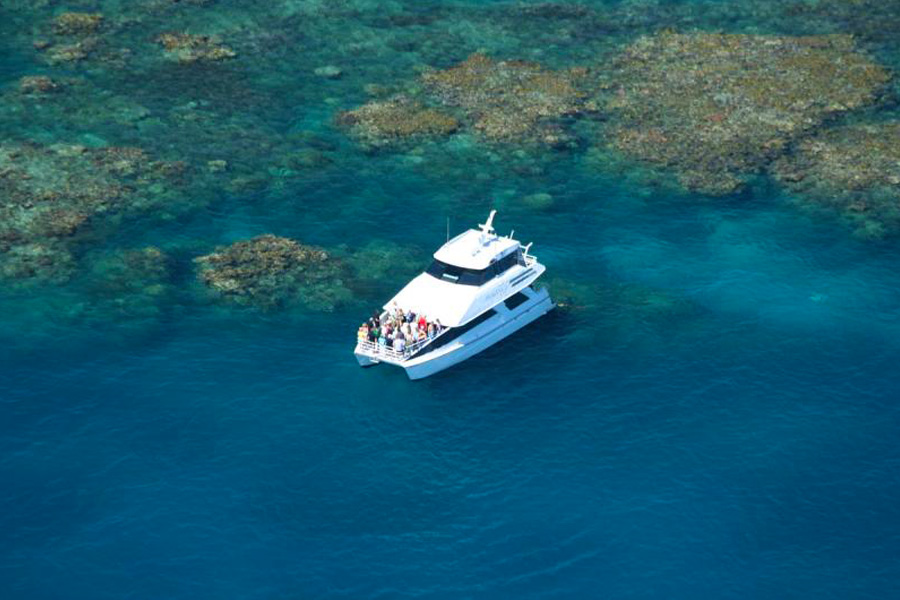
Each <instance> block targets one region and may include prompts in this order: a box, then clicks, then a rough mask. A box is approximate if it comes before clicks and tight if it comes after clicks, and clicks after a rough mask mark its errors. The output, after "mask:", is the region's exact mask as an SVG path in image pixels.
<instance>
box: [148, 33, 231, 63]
mask: <svg viewBox="0 0 900 600" xmlns="http://www.w3.org/2000/svg"><path fill="white" fill-rule="evenodd" d="M156 41H157V42H158V43H159V44H160V45H161V46H162V47H163V49H164V50H165V53H166V57H167V58H168V59H169V60H174V61H176V62H179V63H194V62H199V61H204V62H215V61H220V60H225V59H228V58H234V57H236V56H237V52H235V51H234V50H232V49H231V48H229V47H228V46H225V45H224V44H223V43H222V38H220V37H219V36H217V35H196V34H190V33H183V32H170V33H163V34H162V35H160V36H159V37H157V38H156Z"/></svg>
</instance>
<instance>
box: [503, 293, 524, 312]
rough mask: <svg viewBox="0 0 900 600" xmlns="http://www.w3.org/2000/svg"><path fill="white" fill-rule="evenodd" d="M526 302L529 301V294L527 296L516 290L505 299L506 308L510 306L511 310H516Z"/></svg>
mask: <svg viewBox="0 0 900 600" xmlns="http://www.w3.org/2000/svg"><path fill="white" fill-rule="evenodd" d="M526 302H528V296H526V295H525V294H523V293H522V292H516V293H515V294H513V295H512V296H510V297H509V298H507V299H506V300H504V301H503V304H505V305H506V308H508V309H509V310H515V309H516V308H517V307H519V306H521V305H522V304H524V303H526Z"/></svg>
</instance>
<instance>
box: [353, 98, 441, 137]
mask: <svg viewBox="0 0 900 600" xmlns="http://www.w3.org/2000/svg"><path fill="white" fill-rule="evenodd" d="M336 122H337V124H338V125H340V126H341V127H344V128H346V129H347V130H348V131H349V132H350V134H351V135H353V136H354V137H355V138H356V139H357V140H359V141H361V142H362V143H364V144H367V145H369V146H385V145H389V144H394V143H396V142H398V141H402V140H408V139H410V138H415V139H421V138H423V137H436V136H445V135H449V134H451V133H453V132H454V131H456V130H457V129H458V128H459V121H457V120H456V119H455V118H454V117H453V116H452V115H449V114H447V113H445V112H443V111H439V110H435V109H433V108H427V107H426V106H424V105H423V104H422V103H421V102H418V101H416V100H412V99H410V98H408V97H406V96H402V95H400V96H394V97H393V98H390V99H388V100H376V101H372V102H369V103H367V104H364V105H363V106H360V107H359V108H357V109H355V110H350V111H346V112H342V113H340V114H338V116H337V119H336Z"/></svg>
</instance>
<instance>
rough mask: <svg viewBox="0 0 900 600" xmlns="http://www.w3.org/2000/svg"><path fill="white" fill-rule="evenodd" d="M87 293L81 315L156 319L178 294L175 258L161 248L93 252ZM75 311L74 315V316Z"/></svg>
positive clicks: (82, 316) (106, 317)
mask: <svg viewBox="0 0 900 600" xmlns="http://www.w3.org/2000/svg"><path fill="white" fill-rule="evenodd" d="M87 262H88V263H89V265H90V268H89V272H88V273H87V277H86V287H87V289H86V293H87V295H88V297H89V298H90V299H91V301H90V303H89V304H88V306H86V307H84V309H83V310H84V311H85V312H84V314H80V315H77V316H78V317H79V318H81V319H85V318H89V319H96V320H97V321H105V320H108V319H109V318H110V317H114V318H115V319H116V320H117V321H121V320H134V319H155V318H157V317H159V316H160V314H161V313H162V312H163V311H164V310H165V309H166V307H167V306H169V305H170V303H171V300H172V298H173V297H174V296H175V294H176V291H177V290H176V287H175V285H173V283H172V274H173V261H172V259H171V258H170V257H169V256H168V255H167V254H166V253H164V252H163V251H162V250H160V249H159V248H156V247H153V246H149V247H146V248H136V249H124V250H116V251H114V252H107V253H102V254H100V255H97V256H94V255H91V256H90V257H89V260H88V261H87ZM74 316H75V315H73V317H74Z"/></svg>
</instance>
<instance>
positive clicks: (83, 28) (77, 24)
mask: <svg viewBox="0 0 900 600" xmlns="http://www.w3.org/2000/svg"><path fill="white" fill-rule="evenodd" d="M102 24H103V15H101V14H95V13H76V12H67V13H63V14H61V15H59V16H58V17H56V18H55V19H53V32H54V33H56V34H57V35H76V36H83V35H90V34H92V33H95V32H96V31H97V30H98V29H99V28H100V26H101V25H102Z"/></svg>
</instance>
